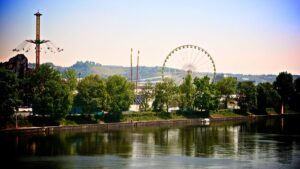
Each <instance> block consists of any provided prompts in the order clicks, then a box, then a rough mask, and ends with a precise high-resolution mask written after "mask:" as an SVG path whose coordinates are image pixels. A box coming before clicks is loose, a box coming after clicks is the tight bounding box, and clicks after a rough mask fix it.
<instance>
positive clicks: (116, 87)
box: [106, 75, 134, 120]
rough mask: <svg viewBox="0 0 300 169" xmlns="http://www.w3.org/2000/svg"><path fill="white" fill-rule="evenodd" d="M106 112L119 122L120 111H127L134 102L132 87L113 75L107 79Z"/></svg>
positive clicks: (121, 78) (127, 82)
mask: <svg viewBox="0 0 300 169" xmlns="http://www.w3.org/2000/svg"><path fill="white" fill-rule="evenodd" d="M106 90H107V93H108V94H109V95H108V111H109V113H110V114H111V115H113V116H114V118H115V120H119V118H120V116H121V113H122V111H126V110H128V109H129V107H130V105H131V104H132V103H133V100H134V86H133V84H132V83H131V82H129V81H128V80H127V79H126V78H124V77H123V76H120V75H113V76H110V77H108V78H107V81H106Z"/></svg>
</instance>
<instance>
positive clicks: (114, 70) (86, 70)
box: [29, 61, 300, 83]
mask: <svg viewBox="0 0 300 169" xmlns="http://www.w3.org/2000/svg"><path fill="white" fill-rule="evenodd" d="M46 64H49V65H51V66H53V67H54V68H55V69H57V70H58V71H60V72H63V71H65V70H66V69H69V68H72V69H74V70H76V72H78V77H80V78H83V77H85V76H87V75H90V74H98V75H100V76H101V77H104V78H105V77H108V76H111V75H115V74H118V75H122V76H125V77H126V78H127V79H130V67H124V66H115V65H102V64H99V63H95V62H91V61H85V62H83V61H77V62H76V63H75V64H73V65H72V66H70V67H62V66H56V65H54V64H53V63H46ZM29 67H32V68H34V67H35V65H34V64H32V63H29ZM161 70H162V67H160V66H154V67H147V66H141V67H139V79H152V80H153V79H160V78H161ZM276 76H277V75H272V74H267V75H246V74H234V73H217V75H216V80H219V79H222V78H224V77H235V78H236V79H237V80H238V81H253V82H255V83H262V82H270V83H272V82H273V81H275V79H276ZM293 76H294V79H295V78H300V75H293ZM135 79H136V68H135V67H133V80H135Z"/></svg>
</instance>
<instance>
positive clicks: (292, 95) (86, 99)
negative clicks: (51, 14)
mask: <svg viewBox="0 0 300 169" xmlns="http://www.w3.org/2000/svg"><path fill="white" fill-rule="evenodd" d="M0 93H1V95H0V103H1V104H0V122H1V126H2V127H3V126H5V124H6V123H7V121H9V120H10V119H11V118H12V117H13V115H14V114H15V112H16V110H18V108H19V107H20V105H28V106H30V107H32V110H33V114H34V115H38V116H40V117H42V120H43V119H44V120H45V119H51V120H52V121H55V122H57V124H59V121H61V120H63V119H64V118H65V117H66V116H67V115H68V114H69V113H70V112H71V110H74V109H76V108H78V109H80V112H81V113H82V114H83V115H86V116H93V115H94V114H95V112H107V113H108V114H107V115H106V118H108V119H110V120H113V121H118V120H119V119H120V118H121V115H122V112H123V111H126V110H128V109H129V107H130V105H131V104H133V102H134V99H135V93H134V84H133V83H131V82H130V81H128V80H127V79H126V78H125V77H122V76H120V75H113V76H109V77H108V78H101V77H100V76H98V75H89V76H86V77H85V78H83V79H81V80H78V79H77V73H76V72H75V71H74V70H72V69H68V70H66V71H65V72H63V73H60V72H59V71H57V70H55V69H54V68H52V67H51V66H50V65H47V64H43V65H41V67H40V68H39V69H38V70H36V71H33V72H32V74H31V75H30V76H29V77H25V78H24V79H18V78H17V76H16V74H15V73H13V72H11V71H9V70H6V69H3V68H0ZM138 95H140V96H141V97H140V98H141V102H140V110H141V111H156V112H166V111H169V110H170V108H174V107H178V109H179V111H181V112H187V113H201V112H214V111H217V110H218V109H220V108H221V107H220V105H223V107H222V108H225V109H226V108H227V103H228V102H230V101H231V100H234V99H235V100H236V101H237V103H238V106H239V107H240V110H241V111H243V112H249V111H250V112H256V113H266V111H267V108H274V109H275V110H277V111H281V110H283V111H285V110H286V109H291V110H295V111H300V108H299V103H300V101H299V100H300V79H299V78H298V79H295V80H293V77H292V75H291V74H290V73H287V72H281V73H280V74H279V75H278V76H277V78H276V81H275V82H274V83H273V84H270V83H259V84H258V85H255V84H254V82H250V81H242V82H237V80H236V79H235V78H233V77H225V78H224V79H222V80H220V81H217V82H216V83H211V81H210V79H209V77H202V78H199V77H195V78H194V79H193V78H192V76H191V75H190V74H187V76H186V77H185V78H184V79H183V82H182V83H181V84H179V85H177V84H176V83H175V81H174V80H172V79H169V78H165V79H163V81H162V82H159V83H156V84H151V83H147V84H145V85H144V86H143V88H142V89H141V91H140V92H139V93H138ZM151 101H153V102H152V104H149V103H150V102H151Z"/></svg>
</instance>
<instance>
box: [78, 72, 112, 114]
mask: <svg viewBox="0 0 300 169" xmlns="http://www.w3.org/2000/svg"><path fill="white" fill-rule="evenodd" d="M77 91H78V93H77V95H76V96H75V99H74V103H75V105H76V106H79V107H82V111H83V113H84V114H87V115H91V114H92V113H95V112H96V111H99V110H107V109H108V105H107V104H108V94H107V91H106V84H105V81H104V79H101V78H100V77H99V76H98V75H89V76H86V77H85V78H84V79H82V80H81V81H80V82H79V83H78V86H77Z"/></svg>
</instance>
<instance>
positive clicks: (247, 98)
mask: <svg viewBox="0 0 300 169" xmlns="http://www.w3.org/2000/svg"><path fill="white" fill-rule="evenodd" d="M237 95H238V104H239V106H240V108H241V110H242V111H243V112H248V111H252V110H255V109H256V106H257V100H256V86H255V85H254V83H253V82H251V81H243V82H239V83H238V86H237Z"/></svg>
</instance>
